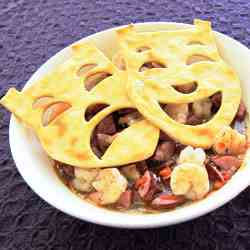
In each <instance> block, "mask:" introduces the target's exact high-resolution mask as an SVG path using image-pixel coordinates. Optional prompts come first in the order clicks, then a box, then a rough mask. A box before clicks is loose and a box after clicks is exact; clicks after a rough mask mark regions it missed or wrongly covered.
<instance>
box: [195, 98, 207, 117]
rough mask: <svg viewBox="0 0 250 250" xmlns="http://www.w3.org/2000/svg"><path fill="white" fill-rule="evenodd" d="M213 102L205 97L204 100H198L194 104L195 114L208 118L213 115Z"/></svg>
mask: <svg viewBox="0 0 250 250" xmlns="http://www.w3.org/2000/svg"><path fill="white" fill-rule="evenodd" d="M211 108H212V102H211V100H210V99H208V98H205V99H203V100H199V101H196V102H194V103H193V104H192V111H193V114H194V115H195V116H196V117H198V118H200V119H204V120H207V119H209V118H210V117H211V115H212V113H211Z"/></svg>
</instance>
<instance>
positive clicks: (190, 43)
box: [188, 41, 205, 45]
mask: <svg viewBox="0 0 250 250" xmlns="http://www.w3.org/2000/svg"><path fill="white" fill-rule="evenodd" d="M188 45H205V44H204V43H202V42H200V41H191V42H189V43H188Z"/></svg>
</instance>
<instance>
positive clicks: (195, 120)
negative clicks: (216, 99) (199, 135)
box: [187, 114, 202, 125]
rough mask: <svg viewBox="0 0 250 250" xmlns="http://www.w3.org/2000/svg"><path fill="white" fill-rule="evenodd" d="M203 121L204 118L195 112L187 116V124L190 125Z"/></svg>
mask: <svg viewBox="0 0 250 250" xmlns="http://www.w3.org/2000/svg"><path fill="white" fill-rule="evenodd" d="M201 123H202V119H201V118H199V117H197V116H196V115H194V114H190V115H189V116H188V118H187V124H188V125H198V124H201Z"/></svg>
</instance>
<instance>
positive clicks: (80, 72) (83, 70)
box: [76, 63, 97, 76]
mask: <svg viewBox="0 0 250 250" xmlns="http://www.w3.org/2000/svg"><path fill="white" fill-rule="evenodd" d="M96 66H97V64H95V63H90V64H85V65H83V66H81V67H80V68H79V69H78V71H77V73H76V74H77V75H78V76H83V75H85V74H86V73H87V72H89V71H90V70H92V69H93V68H95V67H96Z"/></svg>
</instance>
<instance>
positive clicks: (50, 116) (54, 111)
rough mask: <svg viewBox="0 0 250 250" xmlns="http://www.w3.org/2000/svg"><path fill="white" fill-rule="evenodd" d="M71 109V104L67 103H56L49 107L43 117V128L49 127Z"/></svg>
mask: <svg viewBox="0 0 250 250" xmlns="http://www.w3.org/2000/svg"><path fill="white" fill-rule="evenodd" d="M70 107H71V105H70V104H68V103H66V102H56V103H53V104H51V105H50V106H49V107H47V108H46V109H45V110H44V112H43V115H42V124H43V126H48V125H49V124H50V123H51V122H52V121H53V120H55V119H56V117H58V116H59V115H60V114H62V113H63V112H65V111H66V110H67V109H69V108H70Z"/></svg>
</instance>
